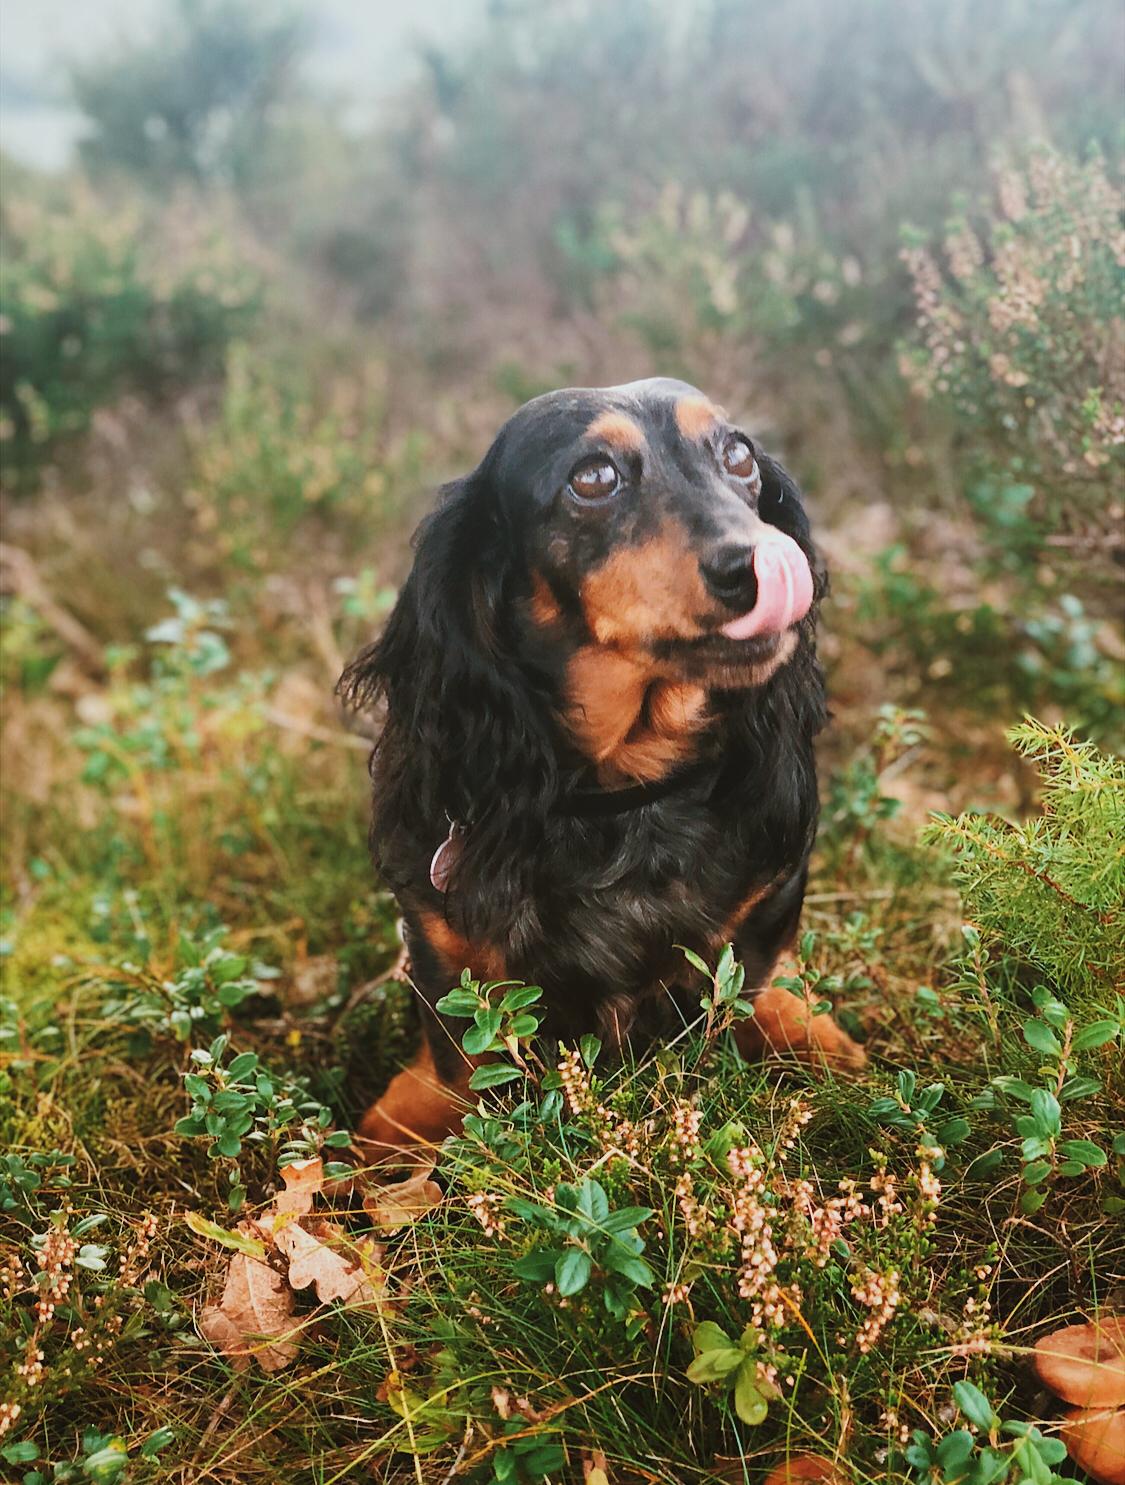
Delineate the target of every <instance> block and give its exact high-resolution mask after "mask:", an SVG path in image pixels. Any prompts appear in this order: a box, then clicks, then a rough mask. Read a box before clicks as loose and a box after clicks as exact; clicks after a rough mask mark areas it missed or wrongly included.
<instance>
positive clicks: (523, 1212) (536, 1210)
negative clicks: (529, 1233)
mask: <svg viewBox="0 0 1125 1485" xmlns="http://www.w3.org/2000/svg"><path fill="white" fill-rule="evenodd" d="M504 1205H505V1207H506V1208H507V1209H508V1211H509V1212H514V1213H515V1215H516V1216H517V1217H522V1218H523V1219H524V1221H525V1222H534V1223H535V1225H536V1226H537V1227H556V1226H557V1225H558V1220H559V1219H558V1217H557V1216H556V1215H555V1213H554V1212H553V1211H552V1210H551V1208H550V1207H545V1206H541V1205H540V1203H539V1202H537V1201H527V1200H525V1199H524V1197H522V1196H509V1197H508V1199H507V1201H506V1202H505V1203H504Z"/></svg>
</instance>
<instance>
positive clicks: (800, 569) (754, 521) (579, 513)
mask: <svg viewBox="0 0 1125 1485" xmlns="http://www.w3.org/2000/svg"><path fill="white" fill-rule="evenodd" d="M474 480H475V482H477V484H478V485H479V495H478V499H479V503H480V507H481V508H482V514H483V513H484V511H485V510H487V511H488V513H489V515H490V516H491V519H492V520H493V521H495V522H496V523H497V525H498V527H499V528H500V530H501V531H502V532H503V533H504V536H505V544H506V549H507V552H508V553H509V554H510V556H511V557H512V558H514V560H515V562H516V563H517V565H518V569H519V571H520V573H521V575H522V581H523V584H524V586H525V587H526V588H527V589H528V591H529V593H530V600H531V601H530V605H529V608H528V612H529V614H530V617H531V618H532V620H533V622H537V623H538V624H539V625H540V626H541V627H542V628H543V629H545V630H546V631H548V632H555V633H558V634H565V635H566V636H567V637H568V638H569V639H570V640H571V642H572V643H581V644H584V645H594V646H598V647H603V648H606V649H610V650H612V651H614V652H616V653H619V654H625V655H627V656H629V657H630V658H632V659H635V660H636V661H637V663H638V664H640V665H643V666H644V667H646V668H647V669H648V670H650V671H651V673H652V675H653V677H660V678H664V679H668V680H676V679H678V680H683V681H699V682H702V683H703V684H704V685H707V686H711V687H721V688H723V689H739V688H742V687H748V686H753V685H758V684H761V682H762V681H764V680H766V679H768V677H769V676H770V675H771V674H772V673H773V672H774V670H776V669H777V667H778V666H779V665H780V664H783V663H784V662H785V661H786V660H787V659H789V658H790V657H791V655H792V654H793V652H794V649H795V642H796V635H795V633H794V629H795V626H797V625H798V624H800V623H801V621H802V620H804V619H805V617H806V615H807V614H808V613H809V611H810V610H811V608H812V607H813V604H814V601H815V599H816V598H818V597H819V596H820V592H821V590H822V589H823V576H822V573H821V570H820V567H819V563H818V562H817V560H816V557H815V553H814V550H813V548H812V546H811V543H810V541H809V535H808V522H807V520H806V517H805V514H804V511H803V509H802V507H801V503H800V497H799V494H798V492H797V490H796V487H795V486H794V484H793V482H792V481H791V480H790V479H789V478H788V476H787V475H786V474H785V473H784V471H782V470H781V469H780V468H779V467H778V465H776V464H775V463H774V462H773V461H772V460H771V459H769V458H768V457H767V456H766V455H765V454H764V453H763V452H762V451H761V450H759V449H758V448H757V447H756V446H755V444H754V442H753V440H752V439H751V437H750V436H749V435H748V434H747V433H745V432H744V431H743V430H742V429H740V428H738V427H737V426H735V425H733V424H732V423H731V422H730V420H729V419H728V418H727V417H726V415H725V414H724V413H723V411H722V409H721V408H718V407H716V406H715V405H714V404H713V403H712V402H710V401H709V400H708V399H707V398H706V397H705V396H704V395H703V394H702V393H700V392H698V391H697V390H696V389H695V388H694V387H690V386H688V385H687V384H686V383H684V382H678V381H672V380H669V379H664V378H660V379H654V380H651V381H643V382H634V383H632V384H630V385H628V386H623V387H609V388H604V389H603V388H598V389H585V388H583V389H575V390H568V391H562V392H550V393H548V394H547V395H546V396H543V397H537V398H535V399H534V401H532V402H529V403H527V404H526V405H525V406H524V407H522V408H521V409H520V410H519V411H518V412H517V413H516V414H515V416H514V417H513V418H511V419H510V421H509V422H508V423H507V424H506V425H505V426H504V428H503V429H502V430H501V432H500V434H499V435H498V437H497V439H496V441H495V443H494V444H493V446H492V448H491V449H490V450H489V452H488V454H487V455H486V457H485V459H484V461H483V462H482V464H481V466H480V469H479V470H478V471H477V474H476V475H475V476H474ZM516 586H518V584H517V585H516Z"/></svg>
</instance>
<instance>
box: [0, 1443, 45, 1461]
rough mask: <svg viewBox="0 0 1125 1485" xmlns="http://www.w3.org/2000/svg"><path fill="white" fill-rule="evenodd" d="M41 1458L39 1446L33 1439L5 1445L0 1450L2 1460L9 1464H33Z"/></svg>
mask: <svg viewBox="0 0 1125 1485" xmlns="http://www.w3.org/2000/svg"><path fill="white" fill-rule="evenodd" d="M38 1458H39V1445H38V1444H36V1443H34V1442H33V1441H32V1440H31V1439H23V1440H21V1441H20V1442H19V1443H18V1444H5V1445H4V1447H3V1448H2V1449H0V1459H3V1460H4V1461H6V1463H8V1464H31V1463H32V1462H33V1461H34V1460H36V1459H38Z"/></svg>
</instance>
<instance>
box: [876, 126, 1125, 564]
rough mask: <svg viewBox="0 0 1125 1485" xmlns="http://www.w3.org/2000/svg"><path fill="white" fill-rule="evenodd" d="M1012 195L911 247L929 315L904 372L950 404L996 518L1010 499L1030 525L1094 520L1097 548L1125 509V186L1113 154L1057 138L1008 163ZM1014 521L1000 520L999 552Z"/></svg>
mask: <svg viewBox="0 0 1125 1485" xmlns="http://www.w3.org/2000/svg"><path fill="white" fill-rule="evenodd" d="M996 201H997V204H996V205H995V206H993V207H991V208H989V209H984V210H982V211H981V212H979V213H978V214H975V215H970V214H968V213H963V214H961V215H959V216H957V217H954V218H953V219H952V220H951V221H950V222H949V223H948V224H947V228H946V235H945V240H944V243H943V248H942V253H941V257H940V258H939V257H938V256H936V255H935V254H934V253H933V252H932V250H931V249H930V248H929V247H928V246H926V245H924V244H923V243H920V242H915V244H914V245H913V246H910V247H908V248H907V249H906V250H905V252H904V254H903V257H904V259H905V261H906V264H907V266H908V268H909V271H910V275H911V280H912V283H913V287H914V295H915V300H916V303H917V322H918V328H917V336H916V341H915V344H914V346H913V347H911V348H907V349H904V351H903V355H902V367H903V373H904V375H905V376H906V377H907V379H908V380H909V382H910V384H911V386H912V387H913V389H914V391H915V392H916V393H917V394H918V395H919V396H921V397H923V398H925V399H927V400H929V399H934V400H936V401H938V402H941V403H944V404H945V405H946V408H947V409H948V411H949V413H950V415H951V416H952V418H953V421H954V424H955V427H956V431H957V445H958V448H959V450H960V456H961V460H962V463H963V465H964V466H965V468H966V473H967V476H968V478H967V481H966V482H967V483H970V484H971V483H975V484H976V485H977V487H978V488H977V491H976V501H977V504H978V506H979V507H980V508H981V513H982V516H983V517H984V520H985V522H986V523H987V521H988V513H989V511H990V510H992V509H994V508H995V507H996V506H997V504H1000V505H1001V506H1003V504H1004V503H1005V502H1006V504H1007V505H1008V506H1009V507H1012V506H1013V505H1014V506H1015V508H1016V510H1017V513H1020V514H1022V516H1023V521H1022V522H1021V523H1020V524H1021V527H1022V530H1023V532H1024V533H1025V534H1026V533H1027V532H1028V525H1027V524H1026V523H1029V522H1030V523H1031V525H1032V527H1033V528H1035V529H1036V530H1037V532H1038V535H1039V536H1040V539H1042V537H1044V536H1046V535H1047V534H1048V533H1051V532H1056V533H1068V532H1070V533H1073V532H1075V531H1077V532H1079V533H1083V534H1085V535H1086V536H1087V538H1088V539H1087V541H1086V542H1085V543H1084V544H1083V556H1084V557H1089V556H1092V555H1096V553H1097V552H1098V550H1099V548H1101V549H1104V546H1105V541H1106V538H1107V537H1108V536H1110V535H1111V533H1115V532H1116V528H1117V527H1118V525H1119V523H1120V521H1121V518H1122V514H1123V513H1125V512H1123V508H1122V502H1121V488H1122V486H1121V481H1122V476H1123V473H1125V280H1123V279H1122V276H1121V271H1120V270H1121V268H1122V267H1123V266H1125V230H1123V228H1122V221H1121V202H1120V196H1119V192H1118V191H1117V190H1116V188H1115V187H1114V185H1112V184H1111V182H1110V180H1109V177H1108V175H1107V173H1106V168H1105V165H1104V163H1103V161H1102V160H1101V158H1100V157H1099V156H1094V157H1093V158H1091V159H1090V160H1089V161H1088V162H1087V163H1085V164H1079V163H1078V162H1077V161H1075V160H1071V159H1067V158H1066V157H1065V156H1061V155H1058V154H1053V153H1049V152H1046V151H1043V152H1041V153H1039V154H1037V155H1034V156H1033V157H1032V160H1031V163H1030V165H1029V166H1028V167H1027V169H1026V170H1016V169H1009V170H1006V171H1004V172H1002V173H1001V174H1000V175H999V176H998V178H997V182H996ZM1011 525H1012V523H1011V521H1010V520H1009V521H1004V522H1002V523H1000V524H999V529H997V528H996V527H995V526H994V527H993V530H992V531H991V533H989V534H990V535H991V536H992V538H993V542H994V545H995V547H996V548H997V550H998V555H1002V554H1003V552H1004V550H1005V549H1006V548H1010V545H1011V543H1010V538H1011V536H1012V531H1011ZM987 530H988V526H987V524H986V531H987ZM1016 555H1017V556H1018V555H1019V553H1018V550H1017V553H1016Z"/></svg>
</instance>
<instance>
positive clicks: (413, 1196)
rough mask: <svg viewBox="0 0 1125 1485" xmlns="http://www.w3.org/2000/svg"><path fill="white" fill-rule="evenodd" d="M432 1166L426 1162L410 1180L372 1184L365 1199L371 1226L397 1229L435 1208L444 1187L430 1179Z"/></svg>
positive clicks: (364, 1204) (386, 1229)
mask: <svg viewBox="0 0 1125 1485" xmlns="http://www.w3.org/2000/svg"><path fill="white" fill-rule="evenodd" d="M433 1169H434V1167H433V1166H432V1165H427V1166H424V1167H423V1168H422V1169H421V1170H420V1171H418V1173H417V1174H416V1175H413V1176H411V1177H410V1179H409V1180H407V1181H399V1182H398V1183H397V1184H396V1185H392V1186H373V1187H372V1188H371V1189H370V1190H369V1191H368V1193H367V1195H366V1196H365V1197H364V1198H363V1210H364V1211H365V1212H366V1213H367V1215H368V1217H369V1218H370V1219H371V1225H372V1227H375V1228H378V1230H379V1231H380V1232H387V1233H390V1232H398V1230H399V1228H400V1227H408V1226H409V1225H410V1223H411V1222H417V1220H418V1218H419V1217H424V1216H425V1214H426V1213H427V1212H428V1211H430V1210H431V1208H433V1207H436V1206H437V1205H438V1203H439V1202H440V1201H441V1199H442V1189H441V1187H440V1186H439V1185H438V1183H437V1182H436V1181H432V1180H431V1179H430V1176H431V1175H432V1173H433Z"/></svg>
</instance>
